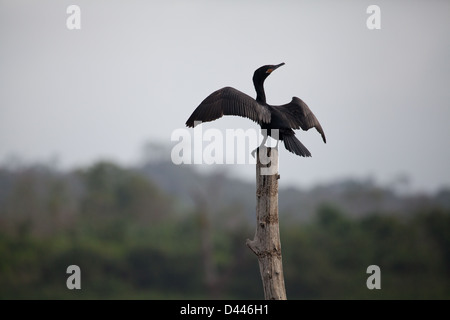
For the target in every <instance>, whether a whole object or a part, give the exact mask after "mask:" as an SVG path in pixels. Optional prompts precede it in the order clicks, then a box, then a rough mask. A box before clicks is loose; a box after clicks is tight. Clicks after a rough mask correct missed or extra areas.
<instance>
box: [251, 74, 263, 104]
mask: <svg viewBox="0 0 450 320" xmlns="http://www.w3.org/2000/svg"><path fill="white" fill-rule="evenodd" d="M253 84H254V85H255V90H256V101H258V102H260V103H266V93H265V92H264V80H263V81H255V80H254V79H253Z"/></svg>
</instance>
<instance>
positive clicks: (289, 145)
mask: <svg viewBox="0 0 450 320" xmlns="http://www.w3.org/2000/svg"><path fill="white" fill-rule="evenodd" d="M283 141H284V146H285V147H286V149H287V150H288V151H290V152H292V153H294V154H296V155H298V156H301V157H311V152H309V150H308V149H306V147H305V146H304V145H303V143H301V142H300V141H299V140H298V139H297V138H296V137H295V135H285V136H283Z"/></svg>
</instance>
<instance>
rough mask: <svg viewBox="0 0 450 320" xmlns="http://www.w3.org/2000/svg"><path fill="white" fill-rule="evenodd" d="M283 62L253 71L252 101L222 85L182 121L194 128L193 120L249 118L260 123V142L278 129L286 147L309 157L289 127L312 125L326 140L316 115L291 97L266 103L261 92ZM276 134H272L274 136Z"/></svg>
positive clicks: (305, 127) (246, 96) (307, 126)
mask: <svg viewBox="0 0 450 320" xmlns="http://www.w3.org/2000/svg"><path fill="white" fill-rule="evenodd" d="M282 65H284V62H283V63H280V64H278V65H266V66H262V67H260V68H259V69H257V70H256V71H255V73H254V74H253V84H254V86H255V90H256V100H255V99H253V98H252V97H250V96H248V95H247V94H245V93H243V92H241V91H239V90H236V89H234V88H232V87H225V88H222V89H219V90H217V91H215V92H213V93H211V94H210V95H209V96H208V97H206V99H205V100H203V101H202V103H200V105H199V106H198V107H197V109H195V110H194V112H193V113H192V115H191V116H190V117H189V119H188V120H187V121H186V126H187V127H194V122H195V121H202V122H208V121H212V120H216V119H218V118H220V117H222V116H224V115H234V116H241V117H246V118H249V119H251V120H253V121H255V122H256V123H258V124H259V125H260V126H261V129H266V130H267V135H266V134H265V132H264V131H265V130H263V131H262V132H263V134H264V140H263V142H262V143H261V145H264V144H265V142H266V140H267V136H268V135H269V136H271V135H272V132H271V130H273V129H278V130H279V132H278V139H279V140H283V141H284V146H285V147H286V149H287V150H288V151H290V152H292V153H294V154H296V155H299V156H302V157H310V156H311V153H310V152H309V150H308V149H307V148H306V147H305V146H304V145H303V144H302V143H301V142H300V141H299V140H298V139H297V138H296V137H295V132H294V130H292V129H300V128H302V129H303V130H305V131H306V130H309V129H311V128H313V127H314V128H316V130H317V131H318V132H319V133H320V134H321V135H322V139H323V142H325V143H326V138H325V133H324V132H323V129H322V126H321V125H320V123H319V121H318V120H317V118H316V117H315V116H314V114H313V113H312V112H311V110H310V109H309V107H308V106H307V105H306V103H304V102H303V101H302V100H301V99H300V98H297V97H293V98H292V101H291V102H289V103H287V104H284V105H281V106H271V105H269V104H267V102H266V95H265V92H264V80H266V78H267V77H268V76H269V75H270V73H272V71H274V70H275V69H277V68H279V67H281V66H282ZM275 137H276V135H275Z"/></svg>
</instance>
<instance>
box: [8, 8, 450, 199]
mask: <svg viewBox="0 0 450 320" xmlns="http://www.w3.org/2000/svg"><path fill="white" fill-rule="evenodd" d="M71 4H76V5H78V6H79V7H80V9H81V29H80V30H69V29H68V28H67V26H66V20H67V18H68V17H69V14H67V13H66V9H67V7H68V6H69V5H71ZM371 4H376V5H378V6H379V7H380V9H381V29H380V30H369V29H368V28H367V26H366V20H367V18H368V17H369V14H367V13H366V9H367V7H368V6H369V5H371ZM449 12H450V3H449V2H443V1H437V0H435V1H431V2H425V1H396V2H395V3H392V2H388V1H377V2H376V3H372V2H368V1H345V2H340V3H336V2H333V1H314V2H313V1H287V2H283V3H281V2H275V1H249V2H245V3H238V2H234V1H232V2H226V3H211V2H207V1H193V2H189V3H186V2H182V1H165V2H141V1H119V0H115V1H104V0H99V1H95V2H90V1H87V0H84V1H76V3H73V2H69V1H60V2H58V3H55V2H54V1H50V0H41V1H14V2H10V1H4V0H0V41H1V43H2V50H1V51H0V69H1V70H2V72H1V73H0V163H6V162H8V161H11V159H14V157H17V158H19V159H23V161H25V162H27V163H33V162H46V161H50V160H51V159H56V160H54V163H55V164H57V165H58V166H59V167H61V168H64V169H67V168H73V167H77V166H83V165H87V164H89V163H92V162H94V161H97V160H100V159H110V160H113V161H116V162H118V163H120V164H123V165H133V164H137V163H138V161H140V159H141V156H142V152H143V147H144V145H145V143H147V142H149V141H154V142H157V143H162V144H164V145H167V146H169V147H171V146H174V145H175V144H176V142H172V141H171V139H170V138H171V134H172V133H173V131H174V130H176V129H179V128H184V123H185V121H186V119H187V118H188V117H189V115H190V114H191V113H192V111H193V110H194V109H195V108H196V107H197V106H198V104H199V103H200V102H201V101H202V100H203V99H204V98H205V97H206V96H207V95H209V94H210V93H212V92H213V91H215V90H217V89H219V88H222V87H224V86H232V87H234V88H236V89H238V90H241V91H243V92H245V93H247V94H249V95H251V96H253V97H254V96H255V93H254V89H253V84H252V81H251V79H252V75H253V72H254V70H255V69H256V68H258V67H259V66H261V65H265V64H278V63H281V62H285V63H286V65H284V66H283V67H281V68H279V69H277V70H276V71H275V72H274V73H273V74H272V75H271V76H270V77H269V78H268V79H267V80H266V82H265V88H266V96H267V100H268V102H269V103H271V104H284V103H287V102H289V101H290V99H291V98H292V97H293V96H298V97H300V98H301V99H303V100H304V101H305V102H306V103H307V104H308V105H309V107H310V108H311V110H312V111H313V112H314V114H315V115H316V116H317V118H318V119H319V121H320V123H321V124H322V127H323V128H324V131H325V134H326V136H327V144H323V142H322V140H321V138H320V135H319V134H318V133H317V132H316V131H315V130H310V131H307V132H304V131H301V130H299V131H297V137H298V138H299V140H300V141H302V142H303V144H304V145H305V146H306V147H307V148H308V149H309V150H310V151H311V153H312V158H307V159H305V158H300V157H297V156H295V155H293V154H290V153H289V152H287V151H286V150H285V149H284V146H283V147H281V151H280V174H281V177H282V180H281V183H282V184H283V186H289V185H293V186H300V187H308V186H314V185H317V184H320V183H327V182H333V181H336V180H339V179H342V178H346V177H350V178H358V179H365V178H368V177H372V178H374V179H375V180H376V181H378V182H380V183H381V184H388V183H390V181H396V179H399V178H402V177H408V178H409V179H410V182H411V183H410V186H409V188H411V190H424V191H428V192H432V191H435V190H437V189H438V188H440V187H445V186H450V170H449V169H450V166H449V163H450V146H449V144H448V142H447V137H449V136H450V126H449V125H448V120H450V105H449V101H450V99H449V98H450V90H448V85H449V83H450V65H449V63H448V57H449V56H450V38H449V37H448V33H449V31H450V19H448V18H449V15H448V13H449ZM203 126H204V129H205V130H207V129H208V128H218V129H219V130H221V131H222V132H224V131H225V130H226V129H227V128H242V129H244V130H246V129H248V128H257V125H256V124H254V123H253V122H251V121H250V120H248V119H243V118H238V117H224V118H222V119H219V120H217V121H214V122H211V123H206V124H203ZM8 159H9V160H8ZM13 161H14V160H13ZM203 167H204V166H203ZM203 167H202V166H196V169H200V170H205V169H204V168H203ZM211 168H213V169H218V170H226V171H227V172H228V173H229V174H230V175H231V176H239V177H241V178H243V179H246V180H248V181H251V180H253V179H254V168H253V167H252V166H249V165H214V166H210V167H208V168H206V170H210V169H211Z"/></svg>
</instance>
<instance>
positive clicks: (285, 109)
mask: <svg viewBox="0 0 450 320" xmlns="http://www.w3.org/2000/svg"><path fill="white" fill-rule="evenodd" d="M275 108H277V110H278V111H280V114H282V117H283V120H284V121H285V122H286V123H287V124H288V126H289V127H290V128H292V129H300V128H302V129H303V130H305V131H307V130H309V129H311V128H316V130H317V131H318V132H319V133H320V134H321V136H322V139H323V142H325V143H326V142H327V139H326V138H325V133H324V132H323V129H322V126H321V125H320V123H319V120H317V118H316V116H315V115H314V113H312V111H311V109H309V107H308V106H307V105H306V103H304V102H303V100H302V99H300V98H297V97H293V98H292V101H291V102H289V103H288V104H284V105H282V106H277V107H275Z"/></svg>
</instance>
